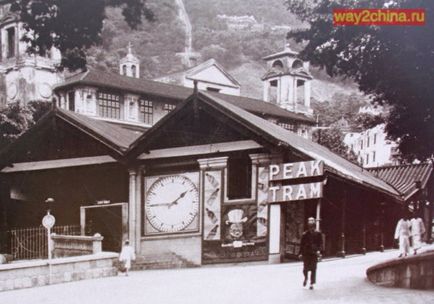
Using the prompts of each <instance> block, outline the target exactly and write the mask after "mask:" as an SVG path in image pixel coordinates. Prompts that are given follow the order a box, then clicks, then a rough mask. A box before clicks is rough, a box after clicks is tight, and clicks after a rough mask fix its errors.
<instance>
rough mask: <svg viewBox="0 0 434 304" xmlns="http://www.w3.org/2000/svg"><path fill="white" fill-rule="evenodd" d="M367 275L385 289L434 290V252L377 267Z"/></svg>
mask: <svg viewBox="0 0 434 304" xmlns="http://www.w3.org/2000/svg"><path fill="white" fill-rule="evenodd" d="M366 274H367V276H368V279H369V280H370V281H371V282H372V283H374V284H376V285H380V286H384V287H400V288H412V289H432V290H434V251H430V252H425V253H422V254H419V255H414V256H409V257H405V258H399V259H394V260H390V261H387V262H385V263H381V264H378V265H375V266H373V267H370V268H369V269H368V270H367V271H366Z"/></svg>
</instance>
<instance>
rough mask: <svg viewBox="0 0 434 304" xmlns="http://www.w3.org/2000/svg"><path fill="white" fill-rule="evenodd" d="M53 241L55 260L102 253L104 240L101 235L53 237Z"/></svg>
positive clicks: (53, 235)
mask: <svg viewBox="0 0 434 304" xmlns="http://www.w3.org/2000/svg"><path fill="white" fill-rule="evenodd" d="M51 239H52V240H53V256H54V257H55V258H61V257H68V256H78V255H89V254H97V253H100V252H102V244H101V242H102V240H103V239H104V238H103V237H102V236H101V235H100V234H99V233H97V234H95V235H94V236H82V235H55V234H52V235H51Z"/></svg>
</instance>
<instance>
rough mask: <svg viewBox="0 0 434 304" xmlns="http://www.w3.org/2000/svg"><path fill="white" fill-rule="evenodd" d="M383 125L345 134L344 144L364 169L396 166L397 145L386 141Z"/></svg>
mask: <svg viewBox="0 0 434 304" xmlns="http://www.w3.org/2000/svg"><path fill="white" fill-rule="evenodd" d="M384 128H385V124H379V125H377V126H375V127H373V128H370V129H367V130H364V131H361V132H349V133H347V134H345V137H344V143H345V144H346V145H347V146H348V148H349V149H350V150H352V151H353V152H354V154H355V155H357V159H358V161H359V163H360V164H361V165H362V166H363V167H365V168H373V167H379V166H385V165H392V164H396V163H397V162H398V160H397V159H396V157H397V156H398V153H399V151H398V149H397V144H396V143H395V142H393V141H391V140H389V139H387V134H386V132H385V130H384Z"/></svg>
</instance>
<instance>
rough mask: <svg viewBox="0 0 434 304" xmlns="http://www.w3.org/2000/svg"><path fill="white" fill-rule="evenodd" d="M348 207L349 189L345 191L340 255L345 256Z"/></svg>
mask: <svg viewBox="0 0 434 304" xmlns="http://www.w3.org/2000/svg"><path fill="white" fill-rule="evenodd" d="M346 208H347V191H346V190H345V191H344V197H343V200H342V217H341V251H339V253H338V256H340V257H342V258H344V257H345V222H346Z"/></svg>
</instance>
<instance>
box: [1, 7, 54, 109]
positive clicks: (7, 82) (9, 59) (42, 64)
mask: <svg viewBox="0 0 434 304" xmlns="http://www.w3.org/2000/svg"><path fill="white" fill-rule="evenodd" d="M10 2H11V1H2V2H0V37H1V38H0V44H1V47H0V87H1V88H2V90H1V94H0V103H1V104H2V105H5V104H6V103H9V102H15V101H20V102H23V103H27V102H29V101H33V100H43V101H50V100H51V97H52V89H53V86H54V85H56V84H57V83H59V82H61V81H63V75H62V74H61V73H59V72H58V71H57V70H56V65H57V64H59V63H60V60H61V55H60V52H59V50H57V49H55V48H52V49H51V50H49V51H47V52H46V54H45V55H44V56H39V55H33V54H28V53H27V44H26V43H25V42H23V41H21V38H22V37H23V35H24V34H25V33H26V30H25V28H24V26H23V23H22V22H20V18H19V15H18V14H16V13H14V12H11V11H10Z"/></svg>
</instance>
